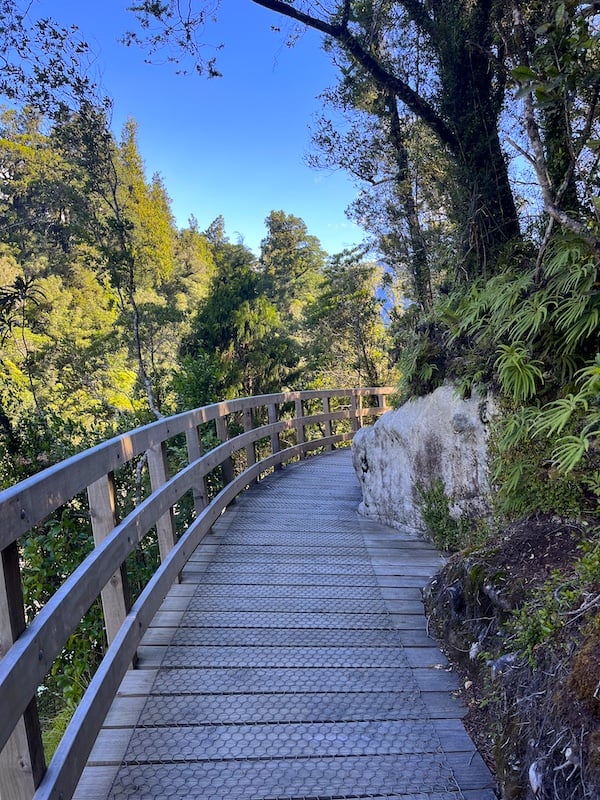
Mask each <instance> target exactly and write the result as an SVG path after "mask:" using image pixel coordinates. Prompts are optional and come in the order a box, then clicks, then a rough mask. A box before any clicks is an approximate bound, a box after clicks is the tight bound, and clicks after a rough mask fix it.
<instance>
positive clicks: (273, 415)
mask: <svg viewBox="0 0 600 800" xmlns="http://www.w3.org/2000/svg"><path fill="white" fill-rule="evenodd" d="M267 411H268V414H269V425H272V424H273V423H275V422H277V421H278V420H277V406H276V404H275V403H270V404H269V405H268V407H267ZM280 450H281V445H280V443H279V434H278V433H272V434H271V452H272V453H273V455H275V453H279V451H280ZM275 469H281V464H277V465H276V466H275Z"/></svg>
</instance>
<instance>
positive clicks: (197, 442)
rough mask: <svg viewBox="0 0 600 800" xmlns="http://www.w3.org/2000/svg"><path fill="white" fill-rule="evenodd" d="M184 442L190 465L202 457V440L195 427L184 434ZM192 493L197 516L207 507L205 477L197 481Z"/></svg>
mask: <svg viewBox="0 0 600 800" xmlns="http://www.w3.org/2000/svg"><path fill="white" fill-rule="evenodd" d="M185 440H186V443H187V452H188V463H189V464H191V463H192V462H193V461H197V460H198V459H199V458H201V457H202V439H201V438H200V433H199V431H198V428H197V426H196V425H194V427H193V428H192V429H190V430H187V431H186V432H185ZM192 491H193V494H194V508H195V509H196V514H199V513H200V512H201V511H202V510H203V509H204V508H206V506H207V505H208V492H207V491H206V479H205V477H202V478H200V479H199V482H198V483H197V484H196V485H194V488H193V490H192Z"/></svg>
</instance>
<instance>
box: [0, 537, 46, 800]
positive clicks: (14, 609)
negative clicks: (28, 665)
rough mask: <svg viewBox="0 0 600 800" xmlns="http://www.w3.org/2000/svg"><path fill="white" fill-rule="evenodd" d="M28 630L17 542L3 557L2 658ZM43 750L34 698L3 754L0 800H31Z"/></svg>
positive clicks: (40, 774) (0, 566)
mask: <svg viewBox="0 0 600 800" xmlns="http://www.w3.org/2000/svg"><path fill="white" fill-rule="evenodd" d="M24 630H25V608H24V602H23V588H22V585H21V570H20V568H19V551H18V546H17V543H16V542H13V543H12V544H11V545H10V546H9V547H7V548H6V550H3V551H2V553H0V658H2V657H3V656H4V655H5V654H6V653H7V652H8V650H9V649H10V647H11V645H12V644H13V642H15V641H16V639H17V638H18V637H19V636H20V635H21V633H22V632H23V631H24ZM45 771H46V762H45V759H44V746H43V744H42V734H41V730H40V721H39V717H38V713H37V704H36V700H35V697H33V699H32V700H31V702H30V704H29V706H28V707H27V709H26V711H25V714H24V715H23V717H22V718H21V719H20V720H19V722H18V724H17V726H16V728H15V729H14V730H13V732H12V735H11V737H10V739H9V740H8V742H7V744H6V745H5V747H4V748H3V750H2V752H1V753H0V797H1V798H2V800H31V798H32V797H33V795H34V793H35V790H36V788H37V787H38V785H39V783H40V781H41V780H42V777H43V775H44V772H45Z"/></svg>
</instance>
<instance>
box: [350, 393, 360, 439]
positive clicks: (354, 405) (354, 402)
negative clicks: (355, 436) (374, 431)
mask: <svg viewBox="0 0 600 800" xmlns="http://www.w3.org/2000/svg"><path fill="white" fill-rule="evenodd" d="M350 406H351V416H352V430H353V431H354V433H356V431H357V430H358V429H359V428H360V427H361V425H362V415H361V410H362V406H361V399H360V395H359V394H358V392H357V391H356V390H355V389H353V390H352V395H351V396H350Z"/></svg>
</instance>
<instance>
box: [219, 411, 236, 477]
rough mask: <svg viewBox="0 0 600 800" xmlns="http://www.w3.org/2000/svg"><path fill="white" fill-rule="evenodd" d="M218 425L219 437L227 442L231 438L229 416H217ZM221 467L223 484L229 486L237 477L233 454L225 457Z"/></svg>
mask: <svg viewBox="0 0 600 800" xmlns="http://www.w3.org/2000/svg"><path fill="white" fill-rule="evenodd" d="M216 425H217V437H218V438H219V439H220V440H221V441H222V442H226V441H227V440H228V439H229V429H228V427H227V417H225V416H223V417H217V419H216ZM221 469H222V470H223V486H227V484H228V483H231V481H232V480H233V479H234V477H235V471H234V469H233V461H232V459H231V456H229V457H228V458H226V459H225V461H223V463H222V465H221Z"/></svg>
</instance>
